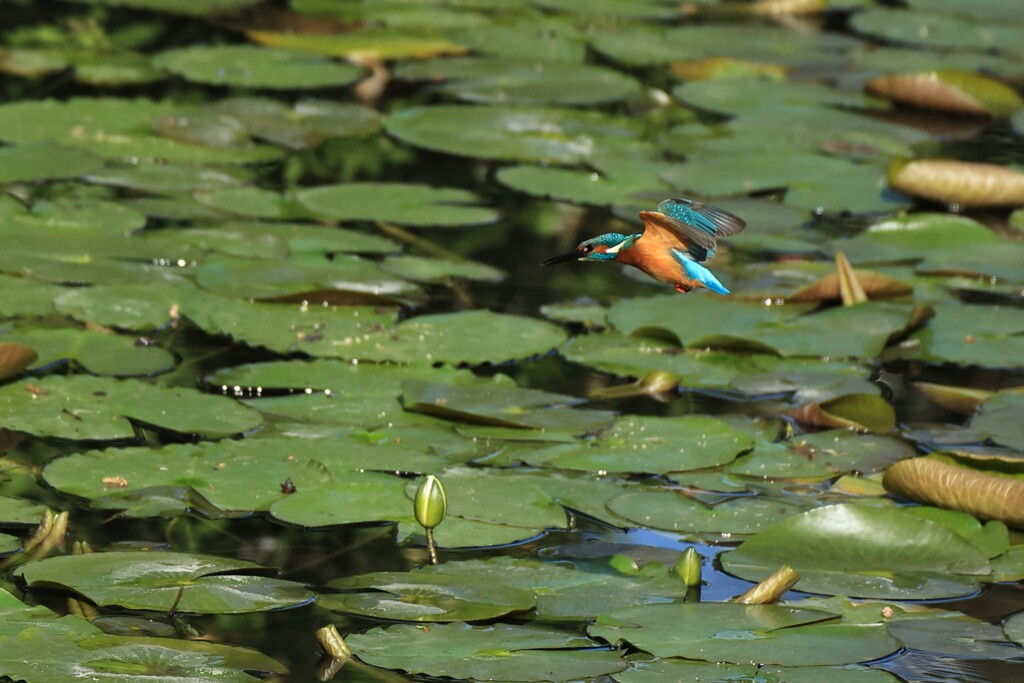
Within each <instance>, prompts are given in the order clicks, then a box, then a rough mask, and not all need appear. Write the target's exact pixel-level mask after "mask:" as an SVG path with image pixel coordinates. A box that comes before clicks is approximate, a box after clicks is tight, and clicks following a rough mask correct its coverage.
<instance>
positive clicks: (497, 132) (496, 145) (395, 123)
mask: <svg viewBox="0 0 1024 683" xmlns="http://www.w3.org/2000/svg"><path fill="white" fill-rule="evenodd" d="M0 120H2V119H0ZM384 127H385V129H386V130H387V131H388V133H389V134H391V135H393V136H394V137H396V138H398V139H399V140H401V141H402V142H405V143H408V144H410V145H415V146H417V147H424V148H426V149H430V150H434V151H438V152H447V153H448V154H455V155H458V156H468V157H473V158H479V159H500V160H504V161H525V162H542V163H562V164H580V163H582V162H585V161H587V160H588V159H590V158H591V157H592V156H593V155H594V153H595V148H596V147H598V146H599V145H600V143H601V137H603V136H608V137H609V138H612V139H616V138H618V139H619V140H623V139H625V140H628V139H632V138H633V137H634V135H635V133H634V132H633V130H632V129H631V127H630V125H629V124H628V122H626V121H623V120H619V119H609V118H608V117H607V116H603V115H599V114H597V113H596V112H581V111H573V110H567V109H537V108H506V107H485V106H458V105H435V106H429V107H410V108H409V109H405V110H403V111H401V112H398V113H396V114H392V115H391V116H390V117H388V119H386V120H385V122H384ZM598 136H601V137H598Z"/></svg>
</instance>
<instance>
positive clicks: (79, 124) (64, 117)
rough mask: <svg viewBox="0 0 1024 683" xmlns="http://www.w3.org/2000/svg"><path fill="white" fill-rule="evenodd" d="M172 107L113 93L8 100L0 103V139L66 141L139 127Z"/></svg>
mask: <svg viewBox="0 0 1024 683" xmlns="http://www.w3.org/2000/svg"><path fill="white" fill-rule="evenodd" d="M172 107H173V105H172V104H170V103H161V102H152V101H150V100H145V99H119V98H115V97H109V98H87V97H80V98H73V99H70V100H66V101H58V100H25V101H23V102H10V103H7V104H4V105H3V106H0V140H3V141H4V142H11V143H14V144H25V143H30V142H59V143H67V142H70V141H72V140H74V139H77V138H78V137H80V136H82V135H85V134H87V133H103V134H106V135H112V134H115V133H124V132H127V131H132V130H143V129H144V128H145V127H146V126H147V125H148V124H149V122H150V121H151V120H152V119H154V118H156V117H157V116H159V115H161V114H167V113H169V111H170V110H171V108H172Z"/></svg>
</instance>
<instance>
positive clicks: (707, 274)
mask: <svg viewBox="0 0 1024 683" xmlns="http://www.w3.org/2000/svg"><path fill="white" fill-rule="evenodd" d="M672 256H674V257H675V259H676V261H679V263H680V264H681V265H682V266H683V270H684V271H686V277H688V278H690V279H691V280H696V281H697V282H699V283H701V284H702V285H704V286H705V287H707V288H708V289H710V290H711V291H712V292H714V293H715V294H729V290H728V289H726V288H725V285H723V284H722V283H721V282H719V281H718V278H717V277H715V274H714V273H712V272H711V271H710V270H708V269H707V268H705V267H704V266H702V265H701V264H699V263H697V262H696V261H694V260H693V259H692V258H690V256H689V255H687V254H684V253H683V252H681V251H679V250H678V249H673V250H672Z"/></svg>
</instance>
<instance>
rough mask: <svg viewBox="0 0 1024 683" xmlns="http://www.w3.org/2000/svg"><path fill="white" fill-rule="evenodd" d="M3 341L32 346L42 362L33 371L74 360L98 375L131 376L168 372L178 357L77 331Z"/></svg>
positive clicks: (27, 333)
mask: <svg viewBox="0 0 1024 683" xmlns="http://www.w3.org/2000/svg"><path fill="white" fill-rule="evenodd" d="M0 339H3V340H4V341H9V342H17V343H20V344H26V345H28V346H30V347H32V348H33V349H34V350H35V352H36V353H37V354H39V359H38V360H37V361H36V362H35V363H33V364H32V367H33V368H42V367H46V366H50V365H54V364H56V363H59V362H61V361H64V362H67V361H72V362H74V363H75V364H76V365H80V366H81V367H82V368H84V369H85V370H86V371H87V372H90V373H92V374H94V375H111V376H114V377H130V376H132V375H156V374H159V373H161V372H167V371H168V370H170V369H172V368H173V367H174V366H175V364H176V361H175V358H174V356H173V355H171V354H170V353H168V352H167V351H166V350H164V349H162V348H160V347H158V346H149V345H147V344H145V343H139V340H138V339H133V338H131V337H123V336H119V335H115V334H103V333H101V332H92V331H89V330H75V329H66V328H65V329H45V328H35V329H31V328H29V329H18V330H15V331H14V332H10V333H7V334H4V335H2V336H0Z"/></svg>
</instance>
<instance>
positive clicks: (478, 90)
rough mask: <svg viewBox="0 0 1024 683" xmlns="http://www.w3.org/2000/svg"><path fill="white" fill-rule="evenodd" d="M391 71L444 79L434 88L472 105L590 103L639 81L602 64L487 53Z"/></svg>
mask: <svg viewBox="0 0 1024 683" xmlns="http://www.w3.org/2000/svg"><path fill="white" fill-rule="evenodd" d="M395 76H396V77H397V78H402V79H409V80H428V81H432V82H435V83H436V82H442V83H443V84H442V85H439V86H437V87H436V88H435V89H436V90H438V91H440V92H442V93H445V94H449V95H453V96H454V97H456V98H458V99H460V100H462V101H464V102H472V103H476V104H480V103H483V104H558V105H567V106H587V105H590V106H593V105H600V104H607V103H610V102H617V101H620V100H622V99H623V98H624V97H626V96H627V95H629V94H631V93H633V92H638V91H639V90H640V83H639V82H637V81H635V80H634V79H632V78H631V77H629V76H627V75H625V74H622V73H620V72H618V71H613V70H612V69H608V68H605V67H599V66H590V65H585V64H560V63H557V62H554V63H548V64H543V63H537V62H523V61H522V60H516V61H513V60H508V59H500V58H499V59H495V58H486V57H483V58H482V57H468V58H463V59H443V60H433V61H431V62H424V63H419V64H410V65H405V66H404V67H400V68H399V69H397V70H396V72H395Z"/></svg>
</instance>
